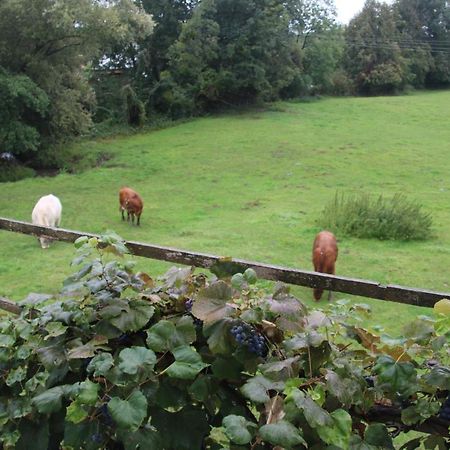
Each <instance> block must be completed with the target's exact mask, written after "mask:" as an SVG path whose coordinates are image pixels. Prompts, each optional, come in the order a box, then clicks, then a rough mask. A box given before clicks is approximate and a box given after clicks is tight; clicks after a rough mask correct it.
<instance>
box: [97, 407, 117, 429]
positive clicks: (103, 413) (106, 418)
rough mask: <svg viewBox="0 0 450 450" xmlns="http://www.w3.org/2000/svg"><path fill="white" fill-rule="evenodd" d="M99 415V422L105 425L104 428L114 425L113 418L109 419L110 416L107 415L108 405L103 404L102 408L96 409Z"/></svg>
mask: <svg viewBox="0 0 450 450" xmlns="http://www.w3.org/2000/svg"><path fill="white" fill-rule="evenodd" d="M98 411H99V413H100V420H101V421H102V422H103V423H104V424H105V425H106V426H109V427H110V426H112V425H114V421H113V418H112V417H111V414H109V411H108V404H107V403H103V404H102V406H100V408H99V409H98Z"/></svg>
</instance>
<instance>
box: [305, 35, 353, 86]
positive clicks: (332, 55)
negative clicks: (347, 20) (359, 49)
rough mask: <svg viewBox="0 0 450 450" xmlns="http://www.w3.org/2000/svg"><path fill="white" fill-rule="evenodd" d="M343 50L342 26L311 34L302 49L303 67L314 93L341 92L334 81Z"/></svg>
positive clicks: (339, 68)
mask: <svg viewBox="0 0 450 450" xmlns="http://www.w3.org/2000/svg"><path fill="white" fill-rule="evenodd" d="M344 51H345V39H344V32H343V29H342V28H340V27H334V28H333V29H331V30H328V31H326V32H325V31H323V32H322V33H320V34H318V35H317V36H315V35H312V37H311V38H310V40H309V43H308V45H307V46H306V48H305V49H304V51H303V53H304V56H303V69H304V73H305V74H307V75H308V76H309V77H310V80H311V84H312V90H313V92H314V93H319V94H335V93H341V90H340V89H341V88H340V87H338V86H336V83H337V74H338V73H340V71H341V65H342V58H343V55H344ZM345 90H348V88H347V89H345ZM342 93H348V92H342Z"/></svg>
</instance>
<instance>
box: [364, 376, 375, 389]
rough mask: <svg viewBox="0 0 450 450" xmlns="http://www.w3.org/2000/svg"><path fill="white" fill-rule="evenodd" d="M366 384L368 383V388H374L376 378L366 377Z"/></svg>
mask: <svg viewBox="0 0 450 450" xmlns="http://www.w3.org/2000/svg"><path fill="white" fill-rule="evenodd" d="M364 380H365V382H366V383H367V386H369V387H374V386H375V378H374V377H372V376H367V377H364Z"/></svg>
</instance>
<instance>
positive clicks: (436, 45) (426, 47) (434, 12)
mask: <svg viewBox="0 0 450 450" xmlns="http://www.w3.org/2000/svg"><path fill="white" fill-rule="evenodd" d="M395 9H396V11H397V14H398V27H399V30H400V33H401V46H402V48H403V53H404V55H405V57H406V58H408V60H409V64H410V70H411V72H412V73H413V74H414V77H415V80H414V81H415V85H417V86H419V87H422V86H424V85H427V86H439V85H442V84H448V83H450V3H449V2H448V1H446V0H397V2H396V3H395Z"/></svg>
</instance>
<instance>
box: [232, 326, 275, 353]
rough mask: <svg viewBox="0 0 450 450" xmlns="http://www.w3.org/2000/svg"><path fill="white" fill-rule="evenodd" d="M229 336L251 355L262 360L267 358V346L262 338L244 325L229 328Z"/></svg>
mask: <svg viewBox="0 0 450 450" xmlns="http://www.w3.org/2000/svg"><path fill="white" fill-rule="evenodd" d="M231 334H232V335H233V337H234V339H235V340H236V342H237V343H238V344H239V345H243V346H245V347H247V348H248V350H249V351H250V352H252V353H255V354H256V355H258V356H262V357H263V358H264V357H266V356H267V346H266V343H265V341H264V336H263V335H262V334H261V333H258V332H257V331H256V330H255V329H254V328H252V327H251V326H250V325H248V324H246V323H240V324H239V325H235V326H234V327H233V328H231Z"/></svg>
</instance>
